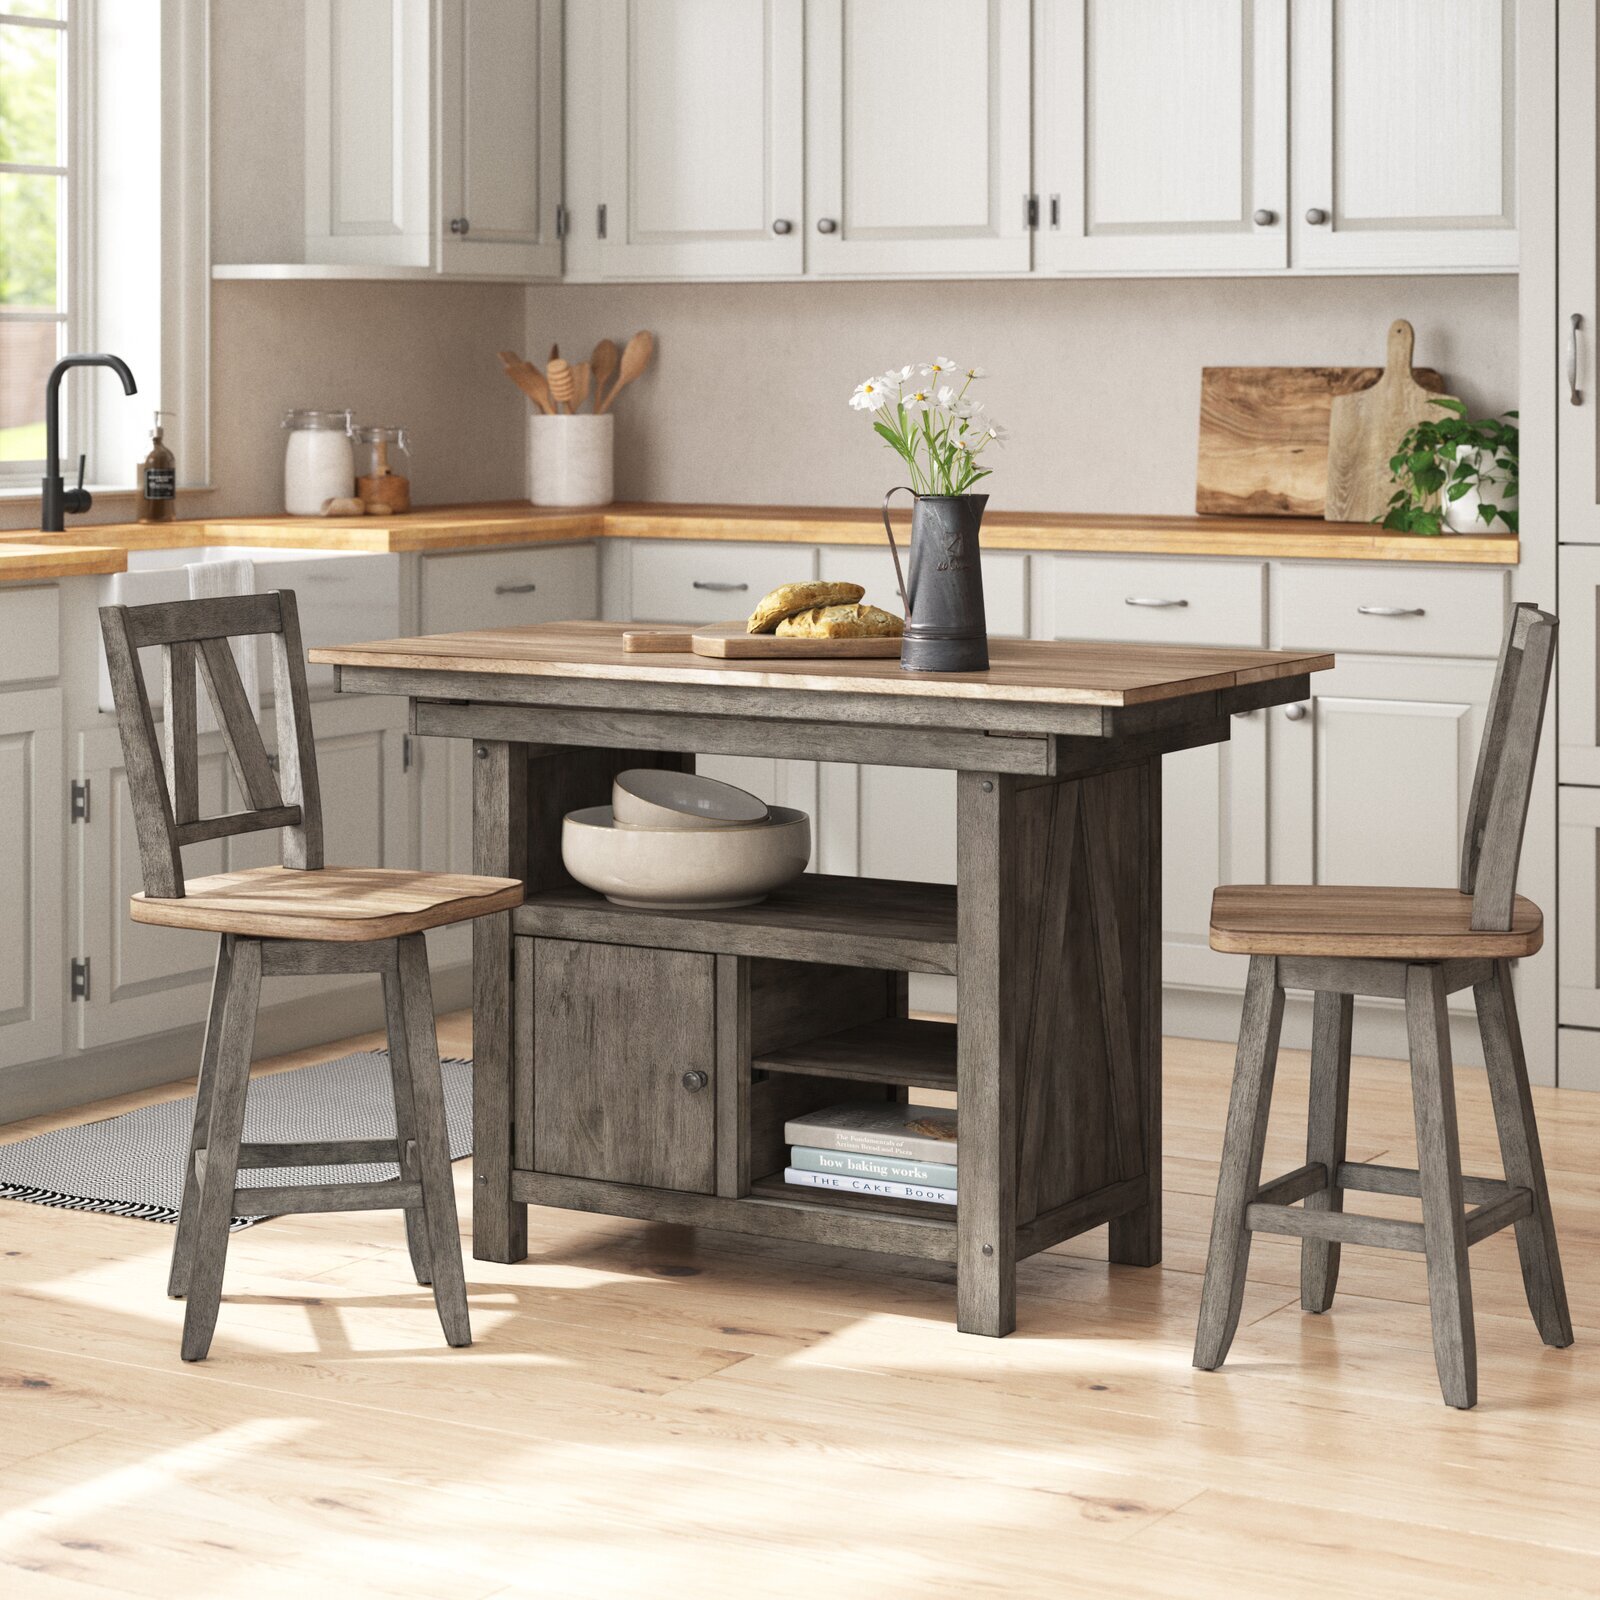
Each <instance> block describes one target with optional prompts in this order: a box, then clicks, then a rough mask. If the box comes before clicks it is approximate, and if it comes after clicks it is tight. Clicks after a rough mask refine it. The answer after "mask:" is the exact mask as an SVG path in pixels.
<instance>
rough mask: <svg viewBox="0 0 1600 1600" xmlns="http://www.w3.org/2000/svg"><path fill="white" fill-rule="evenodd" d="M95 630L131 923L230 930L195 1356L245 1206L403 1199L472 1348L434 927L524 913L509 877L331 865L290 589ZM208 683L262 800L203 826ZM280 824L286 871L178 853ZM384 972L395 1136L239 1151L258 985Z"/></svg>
mask: <svg viewBox="0 0 1600 1600" xmlns="http://www.w3.org/2000/svg"><path fill="white" fill-rule="evenodd" d="M100 628H101V633H102V635H103V636H104V639H105V647H106V660H107V663H108V665H109V667H110V671H111V687H112V692H113V695H114V696H115V700H116V707H117V723H118V727H119V730H120V732H121V735H122V751H123V757H124V761H125V764H126V770H127V775H128V788H129V792H130V795H131V797H132V801H133V818H134V827H135V830H136V832H137V834H138V839H139V860H140V866H141V870H142V875H143V878H144V893H143V894H136V895H134V897H133V900H132V902H131V905H130V908H129V909H130V912H131V915H132V917H133V920H134V921H135V922H145V923H155V924H158V925H160V926H163V927H169V928H193V929H199V930H203V931H205V932H208V933H215V934H217V935H218V936H219V938H218V945H217V963H216V973H215V977H214V980H213V982H212V987H211V1010H210V1015H209V1017H208V1018H207V1021H206V1034H205V1046H204V1050H203V1053H202V1056H201V1063H200V1081H199V1090H198V1093H197V1095H196V1099H195V1120H194V1136H193V1139H192V1141H191V1145H190V1153H189V1160H188V1164H187V1166H186V1168H185V1170H184V1180H183V1204H182V1208H181V1210H180V1212H179V1216H178V1228H177V1238H176V1240H175V1241H174V1244H173V1252H172V1272H171V1276H170V1278H169V1280H168V1286H167V1292H168V1293H169V1294H171V1295H173V1296H175V1297H178V1298H182V1297H184V1296H187V1298H188V1304H187V1306H186V1307H185V1308H184V1318H183V1346H182V1353H183V1359H184V1360H185V1361H201V1360H203V1359H204V1358H205V1355H206V1352H207V1351H208V1350H209V1349H210V1347H211V1336H212V1332H213V1331H214V1329H215V1328H216V1323H217V1311H218V1307H219V1305H220V1302H221V1298H222V1272H223V1263H224V1261H225V1259H226V1256H227V1250H228V1234H229V1224H230V1222H231V1220H232V1218H233V1217H234V1216H236V1215H238V1214H240V1213H241V1211H247V1210H248V1211H256V1212H261V1211H268V1212H272V1213H273V1214H283V1213H288V1212H313V1211H373V1210H387V1209H389V1208H391V1207H394V1208H399V1209H402V1210H404V1212H405V1219H406V1238H407V1242H408V1245H409V1247H410V1254H411V1262H412V1266H413V1268H414V1269H415V1271H416V1276H417V1282H418V1283H421V1284H431V1285H432V1287H433V1296H434V1304H435V1306H436V1307H437V1309H438V1312H439V1320H440V1322H441V1323H442V1324H443V1327H444V1333H445V1338H446V1340H447V1341H448V1342H449V1343H450V1344H452V1345H467V1344H470V1343H471V1342H472V1330H471V1326H470V1323H469V1321H468V1316H467V1292H466V1280H465V1277H464V1275H463V1272H462V1265H461V1238H460V1234H459V1232H458V1230H457V1224H456V1204H455V1190H454V1187H453V1184H452V1180H451V1175H450V1145H449V1139H448V1135H447V1133H446V1129H445V1113H444V1090H443V1084H442V1082H441V1079H440V1074H439V1046H438V1040H437V1036H436V1034H435V1031H434V1019H433V999H432V993H431V989H430V985H429V980H428V954H427V946H426V944H425V943H424V940H423V937H422V932H423V930H424V929H426V928H436V927H442V926H444V925H446V924H448V923H455V922H464V921H467V920H468V919H470V918H473V917H482V916H488V915H490V914H491V913H494V912H498V911H506V910H509V909H510V908H511V907H512V906H514V905H517V904H520V902H521V900H522V885H521V884H520V883H519V882H517V881H516V880H515V879H511V878H479V877H463V876H458V875H451V874H446V873H434V872H398V871H385V870H381V869H366V868H348V867H324V866H323V862H322V805H321V798H320V792H319V789H318V786H317V765H316V748H315V745H314V744H313V742H312V730H311V705H310V700H309V698H308V696H307V693H306V671H305V661H304V658H303V657H302V654H301V649H300V623H299V614H298V612H297V610H296V608H295V598H294V595H293V593H292V592H291V591H289V590H283V591H281V592H277V593H273V594H264V595H240V596H232V597H226V598H221V599H215V600H188V601H180V602H176V603H173V604H167V605H147V606H133V607H129V606H104V607H102V608H101V611H100ZM262 634H265V635H268V636H269V637H270V641H271V647H272V660H273V686H274V699H275V703H276V704H275V709H276V721H277V730H278V759H277V770H276V771H274V764H273V762H272V761H271V759H270V758H269V757H268V755H267V750H266V745H265V743H264V741H263V739H262V736H261V730H260V728H259V727H258V726H257V724H256V719H255V716H254V714H253V712H252V710H251V707H250V702H249V698H248V696H247V695H246V693H245V690H244V685H243V682H242V681H241V679H240V675H239V668H238V664H237V663H236V661H235V660H234V655H233V650H232V647H231V646H230V644H229V642H228V641H229V640H230V639H234V638H244V637H248V638H250V639H251V641H252V646H253V642H254V637H255V636H257V635H262ZM148 646H160V647H161V648H162V655H163V687H164V692H165V700H166V708H165V713H164V717H165V721H164V726H165V737H164V740H163V741H162V743H161V744H158V743H157V740H156V731H155V723H154V719H153V717H152V715H151V711H150V697H149V694H148V692H147V691H146V688H145V682H144V675H143V673H142V672H141V671H140V667H139V656H138V652H139V650H140V649H141V648H144V647H148ZM197 669H198V671H199V674H200V676H201V677H202V678H203V679H204V680H205V686H206V692H207V694H208V695H209V696H210V699H211V703H212V705H213V707H214V708H215V710H216V715H217V724H218V727H219V730H220V731H221V734H222V739H223V743H224V745H225V746H226V749H227V752H228V759H229V761H230V762H231V763H232V766H233V771H234V774H235V776H236V777H237V779H238V782H239V787H240V789H241V791H242V792H243V793H244V795H245V796H246V797H247V799H248V800H249V803H250V809H249V810H247V811H240V812H237V813H234V814H232V815H229V816H220V817H202V816H201V815H200V803H199V765H198V745H199V736H198V732H197V728H196V721H195V714H196V691H195V674H196V670H197ZM272 829H281V830H282V835H283V860H284V864H283V865H282V866H277V867H254V868H250V869H248V870H245V871H240V872H222V873H216V874H214V875H212V876H210V877H205V878H196V879H194V880H192V881H190V882H187V883H186V882H185V880H184V871H183V858H182V854H181V850H182V847H183V846H184V845H186V844H197V843H199V842H201V841H202V840H207V839H223V838H231V837H234V836H236V835H239V834H244V833H257V832H263V831H268V830H272ZM347 972H371V973H377V974H381V976H382V978H383V989H384V1010H385V1017H386V1021H387V1024H388V1035H389V1058H390V1066H391V1069H392V1072H393V1079H394V1104H395V1137H394V1138H393V1139H351V1140H342V1141H338V1142H328V1143H320V1144H241V1142H240V1134H241V1130H242V1128H243V1124H244V1108H245V1094H246V1089H247V1085H248V1083H249V1078H250V1054H251V1046H252V1043H253V1040H254V1036H255V1019H256V1005H257V1001H258V999H259V996H260V990H261V980H262V978H263V977H286V976H291V975H294V976H299V975H302V974H310V973H347ZM358 1163H392V1164H393V1165H395V1166H397V1167H398V1168H399V1176H398V1177H397V1178H394V1179H391V1180H389V1181H387V1182H381V1183H328V1184H302V1185H287V1186H280V1187H276V1188H260V1189H235V1187H234V1184H235V1179H236V1174H237V1169H238V1168H239V1167H248V1168H262V1167H286V1168H292V1167H308V1166H340V1165H350V1164H358Z"/></svg>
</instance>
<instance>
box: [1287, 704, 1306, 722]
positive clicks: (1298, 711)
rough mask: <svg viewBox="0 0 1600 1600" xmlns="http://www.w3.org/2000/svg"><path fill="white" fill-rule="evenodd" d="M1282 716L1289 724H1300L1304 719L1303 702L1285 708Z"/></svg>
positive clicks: (1304, 708) (1304, 709)
mask: <svg viewBox="0 0 1600 1600" xmlns="http://www.w3.org/2000/svg"><path fill="white" fill-rule="evenodd" d="M1283 714H1284V716H1286V717H1287V718H1288V719H1289V720H1290V721H1291V722H1301V721H1304V719H1305V714H1306V707H1305V702H1304V701H1303V700H1297V701H1296V702H1295V703H1294V704H1293V705H1292V706H1285V707H1284V708H1283Z"/></svg>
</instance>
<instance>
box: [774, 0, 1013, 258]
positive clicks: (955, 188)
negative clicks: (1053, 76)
mask: <svg viewBox="0 0 1600 1600" xmlns="http://www.w3.org/2000/svg"><path fill="white" fill-rule="evenodd" d="M1030 51H1031V44H1030V39H1029V6H1028V0H873V3H872V4H870V5H852V4H847V3H846V0H809V3H808V5H807V7H806V182H807V193H808V217H807V222H808V231H807V235H806V263H807V266H808V269H809V270H810V271H811V272H813V273H822V274H830V273H852V274H855V273H882V274H884V275H891V276H894V277H911V276H924V275H937V274H947V273H985V274H988V273H999V272H1019V273H1020V272H1026V271H1027V270H1028V267H1029V264H1030V260H1031V256H1032V246H1031V232H1030V226H1031V217H1030V212H1029V193H1030V190H1031V183H1030V178H1029V172H1030V156H1029V131H1028V120H1029V106H1030V100H1031V96H1030V86H1029V58H1030Z"/></svg>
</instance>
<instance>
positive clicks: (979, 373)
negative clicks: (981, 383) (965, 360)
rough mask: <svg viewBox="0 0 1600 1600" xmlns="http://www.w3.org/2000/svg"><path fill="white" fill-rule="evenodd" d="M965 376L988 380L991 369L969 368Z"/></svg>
mask: <svg viewBox="0 0 1600 1600" xmlns="http://www.w3.org/2000/svg"><path fill="white" fill-rule="evenodd" d="M964 376H966V377H968V378H987V377H988V376H989V369H988V368H987V367H968V368H967V370H966V373H965V374H964Z"/></svg>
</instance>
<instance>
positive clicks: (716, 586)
mask: <svg viewBox="0 0 1600 1600" xmlns="http://www.w3.org/2000/svg"><path fill="white" fill-rule="evenodd" d="M694 586H695V588H697V589H709V590H710V591H711V592H712V594H742V593H743V592H744V591H745V590H746V589H748V588H749V587H750V585H749V584H748V583H713V582H712V581H711V579H709V578H696V579H695V580H694Z"/></svg>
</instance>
